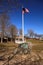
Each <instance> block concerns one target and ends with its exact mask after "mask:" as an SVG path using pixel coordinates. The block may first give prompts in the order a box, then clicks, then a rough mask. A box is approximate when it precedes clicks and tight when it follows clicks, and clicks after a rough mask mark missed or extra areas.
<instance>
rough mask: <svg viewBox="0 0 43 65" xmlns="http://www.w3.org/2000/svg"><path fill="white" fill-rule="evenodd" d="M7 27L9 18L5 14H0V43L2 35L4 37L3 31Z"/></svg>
mask: <svg viewBox="0 0 43 65" xmlns="http://www.w3.org/2000/svg"><path fill="white" fill-rule="evenodd" d="M8 25H9V17H8V15H7V14H6V13H2V14H1V15H0V28H1V43H2V41H3V38H4V35H5V32H6V31H5V30H6V28H7V27H8Z"/></svg>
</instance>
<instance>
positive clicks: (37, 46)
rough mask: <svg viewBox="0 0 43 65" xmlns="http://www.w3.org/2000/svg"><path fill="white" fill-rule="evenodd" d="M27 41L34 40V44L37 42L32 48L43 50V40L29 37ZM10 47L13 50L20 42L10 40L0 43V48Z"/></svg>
mask: <svg viewBox="0 0 43 65" xmlns="http://www.w3.org/2000/svg"><path fill="white" fill-rule="evenodd" d="M27 42H32V43H33V44H35V45H34V46H33V47H32V50H35V51H41V50H43V41H41V40H35V39H29V40H27ZM4 47H6V48H8V49H10V50H13V49H15V48H16V47H18V44H15V43H13V42H8V43H2V44H1V43H0V48H4Z"/></svg>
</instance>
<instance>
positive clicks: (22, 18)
mask: <svg viewBox="0 0 43 65" xmlns="http://www.w3.org/2000/svg"><path fill="white" fill-rule="evenodd" d="M22 40H23V43H24V13H22Z"/></svg>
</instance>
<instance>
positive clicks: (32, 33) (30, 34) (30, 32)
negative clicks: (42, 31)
mask: <svg viewBox="0 0 43 65" xmlns="http://www.w3.org/2000/svg"><path fill="white" fill-rule="evenodd" d="M28 34H29V37H30V38H33V37H34V31H33V30H32V29H30V30H28Z"/></svg>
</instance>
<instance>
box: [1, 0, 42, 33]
mask: <svg viewBox="0 0 43 65" xmlns="http://www.w3.org/2000/svg"><path fill="white" fill-rule="evenodd" d="M5 1H6V2H5ZM13 1H14V2H15V0H13ZM6 3H7V0H4V1H3V3H2V5H3V7H2V8H7V7H8V4H6ZM18 3H20V4H22V5H23V6H24V7H26V8H28V9H29V10H30V13H25V14H24V22H25V26H24V30H25V34H26V33H27V30H28V29H32V30H33V31H34V32H36V33H38V34H43V0H18ZM14 6H15V5H12V4H11V7H12V8H11V10H10V12H9V13H8V14H9V16H10V21H11V23H12V24H14V25H16V26H17V28H18V29H20V28H22V13H21V12H22V7H21V6H20V7H19V8H18V9H17V8H14ZM0 10H1V8H0Z"/></svg>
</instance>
